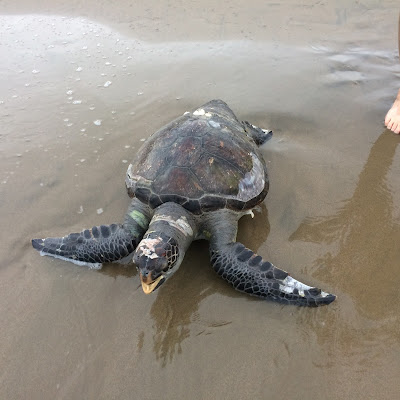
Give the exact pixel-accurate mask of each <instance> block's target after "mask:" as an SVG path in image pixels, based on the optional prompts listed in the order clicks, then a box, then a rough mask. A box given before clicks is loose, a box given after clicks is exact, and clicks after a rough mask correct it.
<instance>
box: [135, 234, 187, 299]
mask: <svg viewBox="0 0 400 400" xmlns="http://www.w3.org/2000/svg"><path fill="white" fill-rule="evenodd" d="M181 261H182V260H181V258H180V257H179V248H178V243H177V241H176V240H175V239H174V238H172V237H168V236H167V235H165V234H164V233H162V232H150V233H148V234H147V235H146V236H145V237H144V238H143V239H142V241H141V242H140V243H139V245H138V247H137V248H136V251H135V254H134V256H133V262H134V263H135V264H136V266H137V269H138V271H139V274H140V280H141V281H142V288H143V291H144V292H145V293H146V294H149V293H151V292H153V291H154V290H156V289H158V288H159V287H160V286H161V285H162V284H163V283H164V282H165V281H166V280H167V279H168V278H169V277H170V276H171V275H172V274H173V273H174V272H176V271H177V270H178V268H179V265H180V264H181Z"/></svg>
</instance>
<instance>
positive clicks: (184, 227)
mask: <svg viewBox="0 0 400 400" xmlns="http://www.w3.org/2000/svg"><path fill="white" fill-rule="evenodd" d="M155 221H165V222H167V223H168V224H169V225H170V226H172V227H174V228H176V229H178V230H179V231H180V232H182V233H183V234H184V235H185V236H193V229H192V228H191V226H190V225H189V223H188V222H187V219H186V217H185V216H182V217H179V218H178V219H177V220H174V219H173V218H172V217H171V216H170V215H163V214H161V215H156V216H154V217H153V219H152V221H151V222H152V223H153V222H155Z"/></svg>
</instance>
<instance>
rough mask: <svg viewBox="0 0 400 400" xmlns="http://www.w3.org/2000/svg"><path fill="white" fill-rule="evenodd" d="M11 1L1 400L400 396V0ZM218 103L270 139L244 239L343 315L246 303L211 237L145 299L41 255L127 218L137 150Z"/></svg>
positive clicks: (128, 273)
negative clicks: (398, 126) (35, 241)
mask: <svg viewBox="0 0 400 400" xmlns="http://www.w3.org/2000/svg"><path fill="white" fill-rule="evenodd" d="M18 3H19V4H18V5H16V4H14V2H11V1H4V2H2V3H1V5H0V13H1V15H0V55H1V59H2V68H1V69H0V121H1V132H0V155H1V158H0V163H1V164H0V165H1V168H0V183H1V185H0V194H1V203H0V218H1V221H2V226H3V235H2V240H1V247H0V257H1V260H2V262H1V266H0V316H1V320H2V324H1V325H0V339H1V346H0V367H1V368H0V371H1V372H0V383H1V384H0V398H2V399H3V398H4V399H22V398H27V399H28V398H29V399H54V398H57V399H81V398H87V399H110V398H118V399H131V398H137V399H153V398H163V399H176V398H190V399H215V398H229V399H244V398H250V397H251V398H266V399H267V398H268V399H281V398H290V399H297V398H309V399H321V398H323V399H343V398H351V399H361V398H363V399H364V398H379V399H389V398H398V397H399V395H400V389H399V385H398V382H397V381H398V376H399V374H400V355H399V354H400V333H399V332H400V322H399V321H400V319H399V316H398V310H399V307H400V294H399V289H398V288H399V286H400V274H399V265H400V261H399V260H400V247H399V242H400V224H399V221H400V206H399V205H400V154H399V150H398V143H399V141H400V138H399V136H396V135H394V134H391V133H389V132H388V131H386V130H385V129H384V126H383V119H384V116H385V113H386V111H387V109H388V108H389V107H390V105H391V103H392V101H393V99H394V97H395V94H396V92H397V90H398V87H399V86H400V80H399V77H400V66H399V60H398V50H397V18H398V17H397V16H398V11H399V10H398V1H390V0H387V1H384V2H381V1H375V0H368V1H361V2H360V1H358V2H349V1H332V2H329V3H330V4H329V5H327V4H323V3H315V4H314V2H311V1H306V2H302V4H303V5H302V6H298V5H297V4H296V3H297V2H295V1H294V0H291V1H287V2H284V5H283V4H280V3H272V2H268V3H267V2H261V1H252V2H250V3H246V4H247V6H246V7H244V6H242V5H241V4H242V2H239V1H233V2H230V3H229V6H222V5H216V4H215V2H211V1H206V2H203V3H202V6H201V7H200V6H199V4H198V3H196V2H192V1H186V2H184V3H182V2H178V1H173V2H168V3H165V4H163V5H160V4H159V2H155V1H151V2H146V5H145V6H144V5H143V6H137V5H135V6H131V5H130V3H129V2H125V1H122V2H119V6H118V7H116V6H115V5H113V4H112V3H110V2H85V3H84V4H81V2H79V1H76V2H71V1H69V2H68V3H63V2H62V1H60V0H59V1H55V2H53V5H51V6H38V5H34V4H33V2H32V3H31V2H30V1H21V2H18ZM143 3H144V2H143ZM212 98H222V99H224V100H225V101H226V102H227V103H228V104H229V105H230V106H231V108H232V109H233V110H234V111H235V113H236V114H237V115H238V117H239V118H241V119H243V120H249V121H251V122H252V123H254V124H256V125H259V126H262V127H264V128H270V129H273V131H274V137H273V139H272V140H271V141H270V142H268V144H266V145H265V146H264V147H263V148H262V152H263V154H264V157H265V159H266V161H267V163H268V166H269V171H270V180H271V188H270V193H269V194H268V197H267V199H266V201H265V202H264V203H263V205H262V207H261V210H260V213H259V214H256V218H255V219H254V220H252V219H251V218H250V217H245V218H243V220H242V221H241V223H240V234H239V239H240V240H241V241H243V242H244V243H245V244H246V245H247V246H249V247H251V248H252V249H254V250H256V251H257V252H259V253H260V254H262V255H264V256H265V257H266V258H268V259H269V260H270V261H272V262H274V263H275V264H276V265H278V266H280V267H281V268H284V269H287V270H288V271H290V272H291V274H292V275H293V276H294V277H296V278H298V279H299V280H301V281H303V282H305V283H308V284H311V285H315V286H318V287H321V288H323V289H324V290H326V291H329V292H332V293H335V294H336V295H338V299H337V300H336V301H335V302H334V303H333V304H331V305H330V306H328V307H321V308H318V309H304V308H297V307H290V306H282V305H279V304H275V303H271V302H265V301H261V300H257V299H254V298H250V297H246V296H245V295H242V294H240V293H237V292H235V291H234V290H233V289H232V288H231V287H230V286H229V285H227V284H226V283H225V282H224V281H222V280H220V279H219V278H218V277H217V276H216V274H215V273H214V272H213V271H212V269H211V268H210V266H209V261H208V254H207V244H206V243H203V242H198V243H194V244H193V245H192V247H191V249H190V251H189V252H188V253H187V255H186V258H185V261H184V263H183V265H182V267H181V268H180V270H179V271H178V273H177V274H176V275H175V276H174V277H173V279H171V280H169V281H168V282H167V283H166V284H165V285H163V286H162V287H161V288H160V289H159V290H158V291H157V292H156V293H154V294H153V295H150V296H145V295H144V294H143V293H142V290H141V287H140V283H139V279H138V276H137V275H136V272H135V269H134V268H133V267H132V266H129V267H128V268H126V267H123V266H115V265H109V266H106V267H105V268H104V269H103V270H101V271H99V272H97V271H90V270H87V269H85V268H82V267H78V266H74V265H72V264H71V265H69V264H67V263H65V262H62V261H59V260H54V259H50V258H41V257H39V255H38V254H37V253H36V252H35V251H34V250H33V249H32V248H31V245H30V239H31V238H32V237H46V236H55V235H62V234H65V233H69V232H73V231H79V230H81V229H82V228H84V227H91V226H92V225H94V224H102V223H111V222H118V221H120V220H121V218H122V216H123V214H124V212H125V209H126V207H127V206H128V204H129V198H128V197H127V195H126V193H125V188H124V175H125V170H126V167H127V163H128V162H129V161H130V160H131V159H132V157H133V155H134V154H135V153H136V152H137V151H138V149H139V147H140V145H141V144H142V139H144V138H146V137H148V136H149V135H150V134H151V133H152V132H154V131H155V130H156V129H158V128H159V127H161V126H162V125H163V124H164V123H166V122H169V121H170V120H171V119H172V118H175V117H176V116H178V115H180V114H181V113H183V112H184V111H186V110H192V109H194V108H196V107H197V106H199V105H200V104H202V103H204V102H206V101H208V100H210V99H212Z"/></svg>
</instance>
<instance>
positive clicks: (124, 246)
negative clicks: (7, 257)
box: [32, 199, 152, 269]
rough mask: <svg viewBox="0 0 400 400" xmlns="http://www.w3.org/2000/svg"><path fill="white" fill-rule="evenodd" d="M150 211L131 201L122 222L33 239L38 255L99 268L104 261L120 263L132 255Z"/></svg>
mask: <svg viewBox="0 0 400 400" xmlns="http://www.w3.org/2000/svg"><path fill="white" fill-rule="evenodd" d="M151 216H152V211H151V210H150V208H149V207H147V206H145V205H143V204H142V203H140V202H139V201H138V200H137V199H133V201H132V203H131V205H130V207H129V209H128V211H127V213H126V215H125V220H124V223H123V224H122V225H121V224H118V225H116V224H112V225H101V226H94V227H93V228H92V229H85V230H84V231H82V232H80V233H71V234H69V235H67V236H64V237H59V238H46V239H32V246H33V247H34V248H35V249H36V250H38V251H40V254H41V255H46V256H51V257H55V258H60V259H62V260H65V261H69V262H72V263H74V264H78V265H87V266H89V267H90V268H95V269H100V268H101V267H102V264H103V263H105V262H113V261H120V260H122V259H124V258H125V257H127V256H129V255H130V254H132V253H133V252H134V251H135V249H136V246H137V244H138V243H139V242H140V240H141V239H142V237H143V234H144V233H145V232H146V230H147V226H148V223H149V221H150V219H151Z"/></svg>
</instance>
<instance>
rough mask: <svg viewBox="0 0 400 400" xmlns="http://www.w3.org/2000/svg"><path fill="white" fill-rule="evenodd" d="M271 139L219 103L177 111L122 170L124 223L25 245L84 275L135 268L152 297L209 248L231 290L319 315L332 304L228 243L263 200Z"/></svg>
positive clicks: (233, 242)
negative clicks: (191, 256)
mask: <svg viewBox="0 0 400 400" xmlns="http://www.w3.org/2000/svg"><path fill="white" fill-rule="evenodd" d="M271 135H272V132H270V131H267V130H263V129H260V128H257V127H256V126H254V125H251V124H249V123H248V122H239V120H238V119H237V118H236V116H235V114H234V113H233V112H232V110H231V109H230V108H229V107H228V105H227V104H226V103H224V102H223V101H222V100H212V101H210V102H208V103H206V104H204V105H203V106H201V107H200V108H198V109H197V110H195V111H194V112H185V113H184V114H183V115H182V116H180V117H179V118H177V119H175V120H174V121H172V122H171V123H169V124H168V125H166V126H165V127H163V128H161V129H160V130H159V131H157V132H156V133H154V134H153V135H152V136H151V137H150V138H149V139H148V140H147V141H146V142H145V143H144V145H143V147H142V148H141V149H140V150H139V152H138V154H137V156H136V159H135V160H134V161H133V163H132V164H130V165H129V167H128V170H127V174H126V186H127V190H128V193H129V195H130V196H131V197H132V198H133V199H132V202H131V204H130V206H129V208H128V211H127V213H126V215H125V219H124V222H123V224H118V225H117V224H112V225H107V226H106V225H101V226H94V227H93V228H92V229H86V230H84V231H82V232H80V233H71V234H69V235H68V236H64V237H61V238H46V239H33V240H32V245H33V247H34V248H35V249H37V250H39V251H40V254H41V255H48V256H52V257H56V258H61V259H63V260H66V261H70V262H73V263H75V264H79V265H88V266H89V267H91V268H101V266H102V263H104V262H113V261H123V260H125V261H126V260H128V262H129V261H132V259H133V262H134V263H135V264H136V266H137V269H138V271H139V275H140V279H141V282H142V288H143V291H144V292H145V293H151V292H152V291H154V290H155V289H157V288H158V287H159V286H161V284H163V283H164V282H165V281H166V280H167V278H169V277H170V276H171V275H172V274H173V273H174V272H176V271H177V269H178V268H179V266H180V264H181V263H182V260H183V257H184V255H185V252H186V250H187V249H188V247H189V245H190V243H191V242H192V241H193V240H197V239H206V240H208V241H209V242H210V258H211V264H212V266H213V268H214V270H215V271H216V272H217V274H218V275H220V276H221V277H222V278H223V279H225V280H227V281H228V282H229V283H230V284H231V285H232V286H233V287H234V288H235V289H237V290H239V291H242V292H245V293H248V294H250V295H253V296H259V297H263V298H269V299H273V300H277V301H281V302H283V303H290V304H297V305H305V306H318V305H322V304H329V303H331V302H332V301H333V300H334V299H335V296H334V295H332V294H328V293H325V292H323V291H321V290H320V289H317V288H314V287H310V286H307V285H305V284H303V283H301V282H299V281H297V280H295V279H293V278H292V277H291V276H289V274H288V273H287V272H285V271H283V270H281V269H278V268H277V267H275V266H274V265H273V264H271V263H270V262H268V261H264V260H263V259H262V257H261V256H259V255H256V254H254V253H253V251H252V250H249V249H247V248H246V247H245V246H244V245H243V244H241V243H238V242H236V233H237V225H238V220H239V219H240V218H241V217H242V216H243V215H245V214H249V213H250V214H252V211H251V210H252V209H253V208H254V207H255V206H257V205H258V204H260V203H261V202H262V201H263V200H264V198H265V196H266V195H267V192H268V188H269V180H268V175H267V168H266V165H265V161H264V159H263V157H262V155H261V153H260V152H259V150H258V148H257V146H259V145H261V144H262V143H264V142H265V141H266V140H268V139H269V138H270V137H271Z"/></svg>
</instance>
